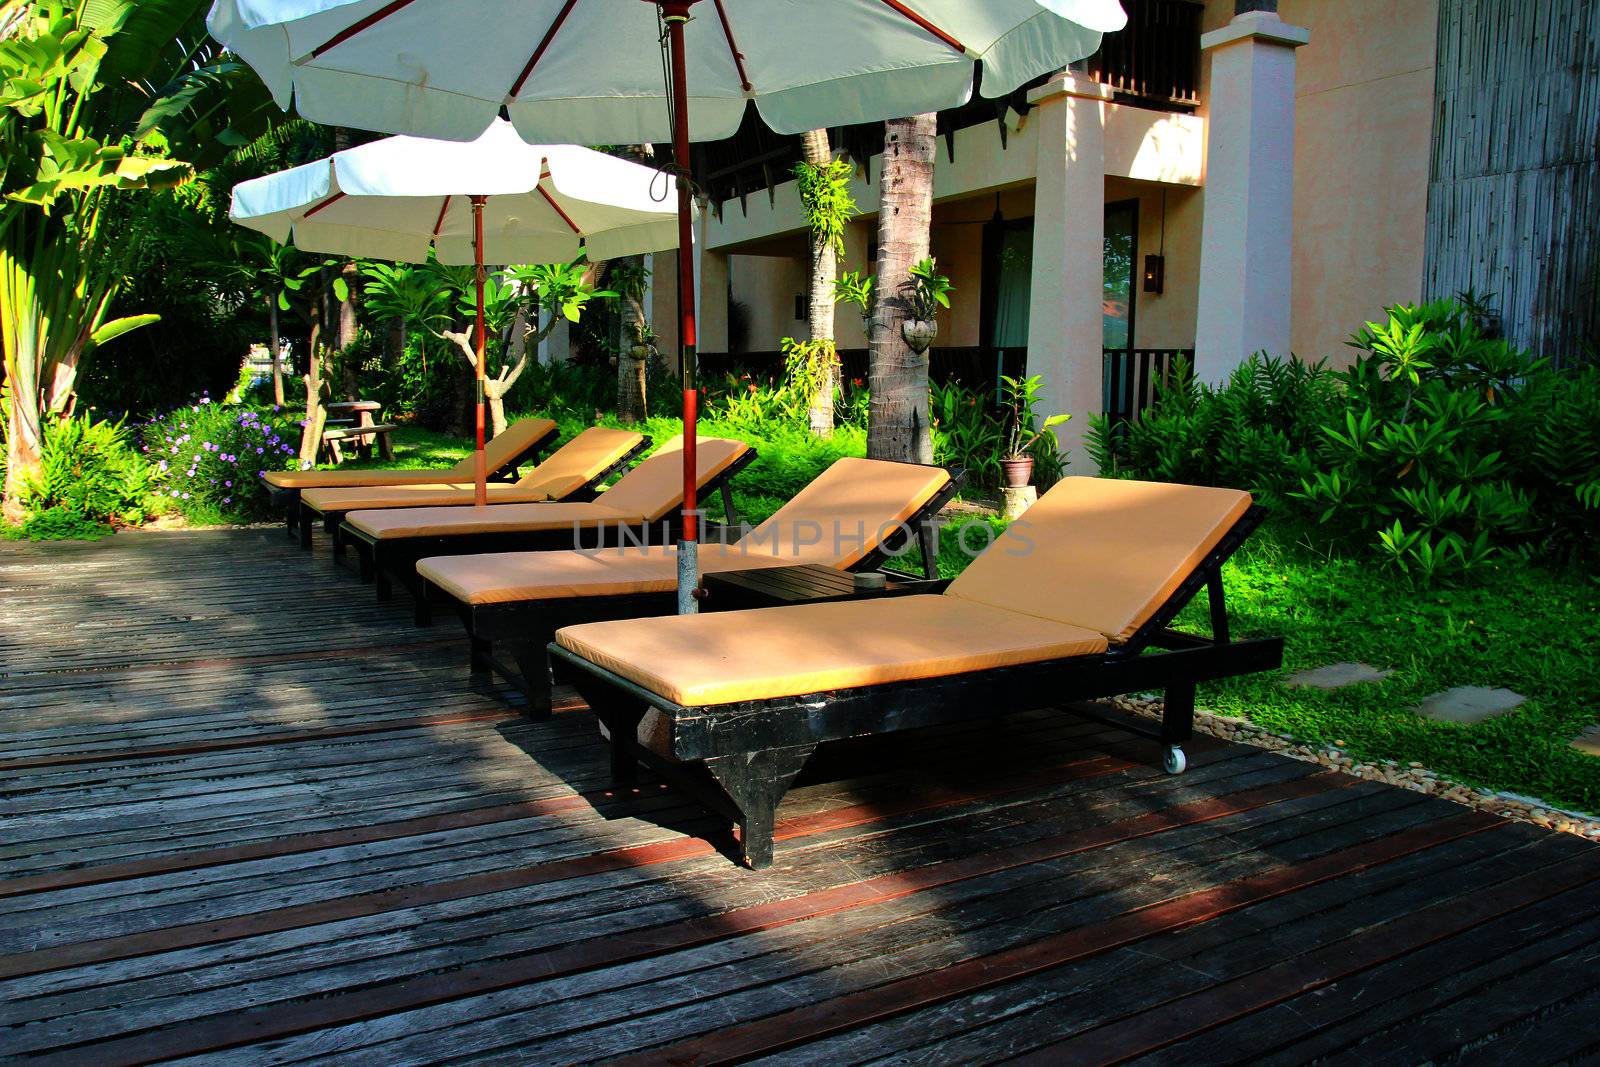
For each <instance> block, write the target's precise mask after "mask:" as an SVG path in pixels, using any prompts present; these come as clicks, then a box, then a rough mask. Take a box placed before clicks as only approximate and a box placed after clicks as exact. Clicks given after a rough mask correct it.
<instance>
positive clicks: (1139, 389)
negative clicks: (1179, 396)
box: [1103, 348, 1194, 425]
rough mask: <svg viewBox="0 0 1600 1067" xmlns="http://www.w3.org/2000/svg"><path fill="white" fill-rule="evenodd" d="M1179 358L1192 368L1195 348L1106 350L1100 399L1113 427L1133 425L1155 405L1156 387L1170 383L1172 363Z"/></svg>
mask: <svg viewBox="0 0 1600 1067" xmlns="http://www.w3.org/2000/svg"><path fill="white" fill-rule="evenodd" d="M1180 359H1181V360H1183V361H1184V363H1185V364H1186V365H1188V366H1191V367H1192V366H1194V349H1192V348H1108V349H1106V350H1105V372H1104V375H1105V376H1104V382H1105V385H1104V394H1103V398H1104V408H1105V413H1106V417H1107V418H1109V419H1110V420H1111V422H1112V424H1113V425H1115V424H1117V423H1122V422H1132V421H1133V420H1135V419H1137V418H1138V417H1139V416H1140V415H1142V414H1143V413H1144V410H1145V409H1146V408H1148V407H1149V406H1150V405H1151V404H1153V403H1155V399H1156V387H1157V386H1158V385H1164V384H1166V383H1167V382H1169V381H1171V380H1172V374H1173V370H1174V364H1175V363H1176V361H1178V360H1180Z"/></svg>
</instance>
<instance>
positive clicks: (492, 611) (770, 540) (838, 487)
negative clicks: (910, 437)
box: [417, 458, 961, 718]
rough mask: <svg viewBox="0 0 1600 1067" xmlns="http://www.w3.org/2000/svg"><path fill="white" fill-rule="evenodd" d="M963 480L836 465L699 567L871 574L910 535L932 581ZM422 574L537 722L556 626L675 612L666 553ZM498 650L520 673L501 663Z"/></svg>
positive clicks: (452, 564) (476, 653) (468, 564)
mask: <svg viewBox="0 0 1600 1067" xmlns="http://www.w3.org/2000/svg"><path fill="white" fill-rule="evenodd" d="M960 484H961V474H960V472H956V473H954V474H952V473H951V472H948V471H946V470H945V469H944V468H942V467H928V466H922V465H920V464H915V463H890V462H885V461H882V460H871V459H855V458H846V459H840V460H838V461H836V462H835V463H834V464H833V465H832V466H831V467H829V468H828V469H827V470H826V471H824V472H823V473H822V474H821V475H819V476H818V477H817V478H816V479H815V480H814V481H812V482H811V484H810V485H808V486H806V487H805V488H804V489H802V490H801V491H800V492H799V493H798V494H796V496H795V498H794V499H793V500H791V501H789V503H787V504H785V505H784V506H783V507H782V508H780V509H778V511H777V512H776V513H775V514H773V515H772V517H771V518H769V519H767V521H766V522H763V523H762V524H761V525H759V526H757V527H756V528H755V529H754V530H752V531H750V532H749V533H748V534H746V535H745V536H744V537H742V538H740V539H739V540H738V541H737V542H736V543H734V544H723V543H721V542H720V541H719V542H713V543H709V544H704V545H702V546H701V548H700V566H701V569H702V571H704V572H706V573H715V572H720V571H730V570H742V569H747V568H756V567H787V566H795V565H798V564H806V563H812V564H825V565H827V566H831V567H838V568H839V569H840V570H855V571H861V570H872V569H874V568H876V567H878V566H879V565H880V564H881V563H882V562H883V561H884V559H885V558H886V557H887V556H888V555H889V554H890V553H891V552H899V551H901V550H906V549H909V548H910V547H911V546H910V544H909V539H910V538H913V537H914V538H915V539H916V540H917V541H918V542H919V544H920V546H921V550H922V566H923V573H924V575H925V576H926V577H928V578H934V577H937V571H936V570H935V569H934V567H935V559H936V554H937V531H935V530H934V529H933V527H932V522H931V520H932V519H933V517H934V516H935V515H937V514H938V513H939V510H940V509H941V508H943V507H944V505H945V504H947V503H948V502H949V500H950V498H951V497H952V496H954V495H955V492H956V490H957V489H958V488H959V487H960ZM417 575H418V577H419V578H421V579H422V582H423V586H424V593H425V595H426V593H427V592H428V591H437V592H440V593H443V594H444V595H446V596H448V597H449V598H450V599H451V600H452V601H453V602H454V604H455V607H456V610H457V612H458V613H459V614H460V616H461V620H462V622H463V623H464V624H465V626H466V628H467V637H468V640H469V641H470V642H471V648H472V669H473V670H474V671H489V670H495V671H498V672H499V673H500V674H501V675H502V676H504V677H505V678H507V679H508V680H511V681H512V682H514V683H518V684H519V685H520V686H521V688H522V690H523V692H524V693H526V694H527V696H528V714H529V715H530V716H532V717H534V718H544V717H546V716H548V715H549V713H550V664H549V657H548V654H547V653H546V651H545V646H546V645H547V644H548V643H549V642H550V640H551V638H553V637H554V636H555V632H556V631H557V630H559V629H560V628H561V627H563V626H569V625H571V624H573V623H579V622H594V621H596V620H600V619H630V618H636V617H640V616H646V615H665V614H670V613H671V612H672V611H673V610H674V608H675V607H676V605H677V596H676V593H677V548H676V546H672V545H655V546H649V547H638V546H627V547H619V548H608V549H604V550H601V551H599V552H570V551H568V552H499V553H488V554H484V555H474V556H442V557H438V558H430V559H424V560H421V561H420V562H418V564H417ZM708 607H712V608H714V607H715V605H714V604H708ZM496 643H498V644H500V645H501V646H502V647H503V648H504V650H505V652H506V653H507V654H508V655H509V657H510V659H511V661H512V663H514V664H515V670H512V669H511V668H509V667H508V666H507V665H505V664H504V663H503V662H502V661H500V660H498V659H496V657H495V655H494V651H495V650H494V646H495V644H496Z"/></svg>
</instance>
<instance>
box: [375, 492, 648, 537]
mask: <svg viewBox="0 0 1600 1067" xmlns="http://www.w3.org/2000/svg"><path fill="white" fill-rule="evenodd" d="M643 521H644V517H643V516H642V515H638V514H635V513H629V512H626V511H618V510H617V509H616V508H613V507H610V506H608V505H606V504H602V503H574V502H567V501H544V502H540V503H535V504H490V505H488V506H487V507H481V508H480V507H477V506H475V505H470V504H469V505H467V506H465V507H438V508H388V509H384V510H374V511H352V512H351V513H350V514H348V515H346V516H345V522H347V523H349V524H350V526H352V527H354V528H355V529H357V530H360V531H361V532H363V533H366V534H370V535H371V536H373V537H377V538H401V537H449V536H451V535H457V534H485V533H543V532H547V531H551V530H592V529H598V528H602V527H607V528H609V527H612V526H636V525H638V524H639V523H641V522H643Z"/></svg>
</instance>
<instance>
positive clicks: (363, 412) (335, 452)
mask: <svg viewBox="0 0 1600 1067" xmlns="http://www.w3.org/2000/svg"><path fill="white" fill-rule="evenodd" d="M327 410H328V421H327V425H328V426H330V427H332V428H331V429H325V430H323V432H322V443H323V445H324V446H325V447H326V448H327V449H328V451H329V453H330V454H331V455H332V457H333V461H334V462H335V463H342V462H344V456H343V454H342V451H341V449H340V447H339V446H340V443H341V442H344V441H354V442H355V445H356V449H357V450H358V451H359V452H360V453H361V458H362V459H369V458H371V456H372V440H373V438H377V441H378V452H379V454H380V455H381V456H382V457H383V458H384V459H385V460H393V459H394V446H393V445H392V444H391V443H390V442H389V432H390V431H391V430H393V429H394V426H393V425H392V424H389V423H379V422H378V421H377V417H378V412H380V411H382V410H383V405H382V404H380V403H378V401H376V400H336V401H334V402H333V403H331V404H329V405H327Z"/></svg>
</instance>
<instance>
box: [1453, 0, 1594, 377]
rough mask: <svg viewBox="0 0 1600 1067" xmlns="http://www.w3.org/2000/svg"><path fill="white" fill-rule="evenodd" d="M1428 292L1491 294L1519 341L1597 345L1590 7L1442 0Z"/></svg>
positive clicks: (1567, 353) (1549, 347)
mask: <svg viewBox="0 0 1600 1067" xmlns="http://www.w3.org/2000/svg"><path fill="white" fill-rule="evenodd" d="M1438 46H1439V47H1438V66H1437V74H1436V80H1435V86H1434V129H1433V154H1432V161H1431V167H1430V172H1429V186H1428V226H1427V256H1426V265H1425V268H1424V282H1423V290H1424V292H1425V293H1426V295H1428V296H1429V297H1441V296H1449V295H1451V294H1454V293H1456V292H1458V291H1461V290H1464V289H1468V288H1471V289H1475V290H1477V291H1478V292H1479V293H1493V294H1495V299H1494V301H1493V303H1494V305H1495V306H1497V307H1498V308H1499V309H1500V311H1501V313H1502V315H1503V317H1504V319H1503V321H1504V326H1505V331H1506V334H1507V336H1508V337H1510V339H1511V340H1512V341H1514V342H1515V343H1517V344H1519V345H1523V346H1525V347H1528V348H1532V349H1534V350H1535V351H1536V352H1539V353H1541V354H1545V355H1550V356H1554V357H1556V358H1559V359H1562V360H1564V361H1571V360H1573V359H1574V358H1576V357H1579V356H1581V355H1582V354H1583V353H1584V352H1585V350H1586V347H1588V346H1592V345H1594V344H1595V342H1596V340H1597V339H1600V152H1597V144H1600V3H1597V2H1596V0H1540V2H1538V3H1521V2H1519V3H1508V2H1506V0H1440V4H1439V37H1438Z"/></svg>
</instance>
